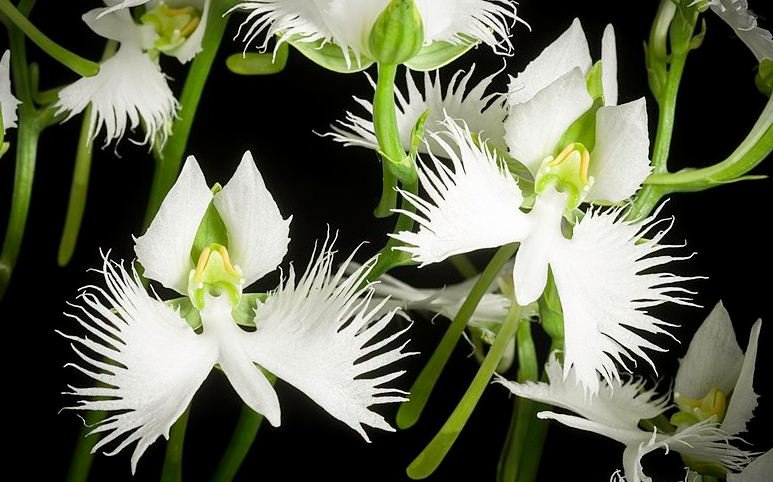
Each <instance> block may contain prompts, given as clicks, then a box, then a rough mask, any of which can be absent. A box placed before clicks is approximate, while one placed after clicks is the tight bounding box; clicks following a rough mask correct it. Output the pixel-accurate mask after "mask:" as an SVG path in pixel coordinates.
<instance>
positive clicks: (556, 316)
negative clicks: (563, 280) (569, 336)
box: [538, 270, 564, 341]
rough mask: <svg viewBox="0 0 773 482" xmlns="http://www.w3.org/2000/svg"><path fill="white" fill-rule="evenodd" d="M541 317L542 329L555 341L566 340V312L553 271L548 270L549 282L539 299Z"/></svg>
mask: <svg viewBox="0 0 773 482" xmlns="http://www.w3.org/2000/svg"><path fill="white" fill-rule="evenodd" d="M538 303H539V317H540V324H541V325H542V329H543V330H545V333H547V334H548V336H550V338H552V339H553V340H554V341H556V340H563V339H564V310H563V308H562V307H561V299H560V298H559V296H558V288H556V282H555V279H554V278H553V272H552V270H548V282H547V284H546V285H545V290H544V291H543V292H542V296H540V298H539V302H538Z"/></svg>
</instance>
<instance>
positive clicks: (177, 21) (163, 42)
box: [140, 2, 201, 53]
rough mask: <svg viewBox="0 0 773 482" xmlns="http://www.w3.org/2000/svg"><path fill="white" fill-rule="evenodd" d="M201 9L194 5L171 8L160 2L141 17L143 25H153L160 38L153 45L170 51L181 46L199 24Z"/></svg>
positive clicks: (157, 48)
mask: <svg viewBox="0 0 773 482" xmlns="http://www.w3.org/2000/svg"><path fill="white" fill-rule="evenodd" d="M200 21H201V11H199V10H197V9H195V8H193V7H190V6H189V7H180V8H171V7H169V6H168V5H166V3H164V2H159V4H158V5H156V7H155V8H153V9H152V10H148V11H147V12H145V14H144V15H143V16H142V17H140V22H141V23H142V24H143V25H148V26H150V27H153V30H155V32H156V34H157V35H158V38H157V39H156V40H155V42H154V44H153V47H154V48H155V49H156V50H157V51H159V52H164V53H166V52H169V51H170V50H174V49H176V48H178V47H180V46H181V45H182V44H183V43H185V41H186V40H187V39H188V37H190V36H191V34H192V33H193V32H195V31H196V27H198V26H199V22H200Z"/></svg>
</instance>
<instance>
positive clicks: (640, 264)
mask: <svg viewBox="0 0 773 482" xmlns="http://www.w3.org/2000/svg"><path fill="white" fill-rule="evenodd" d="M446 126H447V128H448V132H447V133H445V134H444V135H438V134H433V135H432V137H433V138H434V140H435V142H437V143H438V144H439V145H441V146H442V147H443V148H444V150H445V156H444V157H447V158H448V159H450V162H451V165H452V168H449V167H446V166H445V165H444V164H443V163H442V162H440V161H439V160H438V159H437V158H436V157H435V156H434V154H430V159H431V161H432V165H433V166H434V170H433V169H431V168H429V166H427V165H426V164H424V163H421V162H420V163H419V164H420V165H419V167H418V176H419V181H420V183H421V185H422V187H423V188H424V190H425V191H426V192H427V194H428V196H429V198H430V201H426V200H423V199H421V198H420V197H418V196H416V195H414V194H411V193H407V192H403V193H402V194H403V196H404V197H405V198H406V199H407V200H408V201H410V202H411V203H412V204H413V205H414V206H415V207H416V209H417V212H416V213H410V212H407V211H399V212H403V213H404V214H406V215H408V216H410V217H412V218H413V219H414V220H416V222H417V223H418V225H419V230H418V232H415V233H414V232H406V231H403V232H400V233H398V234H397V235H395V236H394V237H395V238H396V239H398V240H399V241H401V242H402V243H403V244H404V246H401V247H397V248H395V249H398V250H401V251H405V252H407V253H409V254H411V255H412V257H413V259H414V260H415V261H417V262H419V263H420V264H421V265H422V266H424V265H426V264H429V263H436V262H439V261H442V260H444V259H445V258H447V257H449V256H452V255H454V254H459V253H465V252H469V251H473V250H477V249H482V248H491V247H497V246H502V245H505V244H508V243H513V242H520V243H521V244H520V249H519V250H518V253H517V255H516V258H515V268H514V272H513V277H514V283H515V284H514V286H515V297H516V300H517V302H518V303H519V304H520V305H522V306H526V305H529V304H530V303H532V302H534V301H536V300H537V299H538V298H539V296H540V295H541V294H542V292H543V290H544V288H545V286H546V283H547V280H548V268H550V269H551V270H552V273H553V276H554V279H555V284H556V287H557V289H558V294H559V296H560V299H561V306H562V307H563V312H564V332H565V348H566V352H565V355H566V364H565V366H564V369H565V371H566V373H567V374H568V372H569V370H570V369H572V368H574V372H575V373H576V376H577V380H578V382H579V383H581V384H582V385H583V386H584V387H585V388H586V389H587V390H588V391H589V392H591V393H592V394H595V393H597V392H598V390H599V381H598V375H597V373H600V374H601V375H602V377H603V378H604V379H606V380H607V381H609V382H611V381H612V380H616V379H619V374H618V367H617V365H616V363H619V364H621V365H623V366H624V367H625V360H624V359H623V358H624V357H625V358H629V359H631V356H632V355H636V356H638V357H640V358H643V359H644V360H646V361H648V362H649V363H650V364H651V365H652V364H653V363H652V360H651V359H650V358H649V356H648V355H647V354H646V352H645V351H644V349H649V350H660V351H663V349H662V348H660V347H659V346H658V345H657V344H655V343H653V342H651V341H649V340H647V339H646V338H644V337H643V336H642V333H650V334H654V335H657V334H663V333H667V332H666V330H665V329H664V326H672V325H670V324H669V323H666V322H664V321H661V320H659V319H657V318H655V317H654V316H652V315H650V314H649V313H647V312H646V311H645V310H647V309H649V308H651V307H653V306H656V305H659V304H662V303H666V302H673V303H677V304H690V301H689V300H688V299H686V298H685V297H683V296H681V295H683V294H686V293H687V294H689V293H690V292H689V291H687V290H686V289H684V288H682V287H680V286H679V284H680V283H681V282H683V281H686V280H688V279H690V278H685V277H681V276H677V275H674V274H671V273H667V272H657V271H656V270H655V268H659V267H661V266H663V265H665V264H667V263H669V262H671V261H674V260H678V259H682V258H675V257H672V256H669V255H667V254H664V253H663V251H664V249H666V248H670V247H672V246H668V245H662V244H660V243H661V241H662V240H663V237H664V236H665V235H666V234H667V232H668V230H669V228H670V226H666V227H665V229H663V230H661V231H659V232H655V230H656V229H657V228H658V226H659V225H661V223H662V221H660V222H654V219H655V215H653V216H651V217H648V218H646V219H644V220H640V221H635V222H634V221H626V220H624V219H623V217H622V216H623V212H622V210H621V209H620V208H616V209H612V210H606V211H600V210H590V211H588V212H587V213H586V214H585V216H584V217H583V218H582V220H580V221H579V222H577V224H576V226H574V230H573V233H572V234H571V236H568V235H567V234H565V232H564V225H563V216H564V212H565V210H566V208H567V193H565V192H559V191H557V190H556V189H555V187H553V186H550V187H549V188H548V189H545V190H544V191H543V192H542V193H541V194H540V195H539V196H538V197H537V200H536V202H535V204H534V208H533V209H532V210H531V211H530V212H529V213H528V214H527V213H524V212H522V211H521V210H520V209H519V208H520V206H521V205H522V204H523V200H524V199H523V195H522V192H521V189H520V188H519V187H518V184H517V183H516V181H515V180H514V179H513V177H512V176H511V174H510V173H509V171H508V170H507V168H506V167H503V166H501V165H500V161H499V160H498V159H497V157H496V156H495V155H494V154H493V153H492V152H491V151H490V150H489V149H488V148H487V146H486V144H485V142H484V143H480V144H479V143H476V142H475V141H474V140H473V137H472V135H471V134H470V132H469V131H468V130H466V129H465V128H463V127H460V126H459V125H457V124H456V123H455V122H453V121H452V120H450V119H447V120H446ZM623 148H624V146H620V149H623ZM599 174H600V175H601V174H602V173H601V172H600V173H599Z"/></svg>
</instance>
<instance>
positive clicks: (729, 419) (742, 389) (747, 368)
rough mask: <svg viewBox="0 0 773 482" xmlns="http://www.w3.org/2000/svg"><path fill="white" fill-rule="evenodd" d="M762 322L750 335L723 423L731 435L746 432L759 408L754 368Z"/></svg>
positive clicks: (755, 326) (755, 325) (758, 323)
mask: <svg viewBox="0 0 773 482" xmlns="http://www.w3.org/2000/svg"><path fill="white" fill-rule="evenodd" d="M761 328H762V320H757V322H756V323H755V324H754V326H752V331H751V334H750V335H749V345H748V346H747V347H746V354H745V355H744V358H743V366H742V367H741V374H740V375H739V376H738V382H737V383H736V384H735V388H734V389H733V395H732V396H731V398H730V404H729V405H728V406H727V412H726V413H725V419H724V420H723V421H722V430H724V431H725V432H727V433H729V434H730V435H736V434H739V433H743V432H746V428H747V424H748V423H749V421H750V420H751V419H752V417H754V409H755V408H757V399H758V398H759V395H757V394H756V393H754V387H753V384H754V366H755V364H756V363H757V344H758V341H759V338H760V329H761Z"/></svg>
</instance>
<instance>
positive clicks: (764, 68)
mask: <svg viewBox="0 0 773 482" xmlns="http://www.w3.org/2000/svg"><path fill="white" fill-rule="evenodd" d="M754 83H755V84H756V85H757V89H759V91H760V92H762V93H763V94H765V95H767V96H768V97H770V95H771V94H772V93H773V59H762V62H760V68H759V70H758V71H757V76H756V77H755V78H754Z"/></svg>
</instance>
